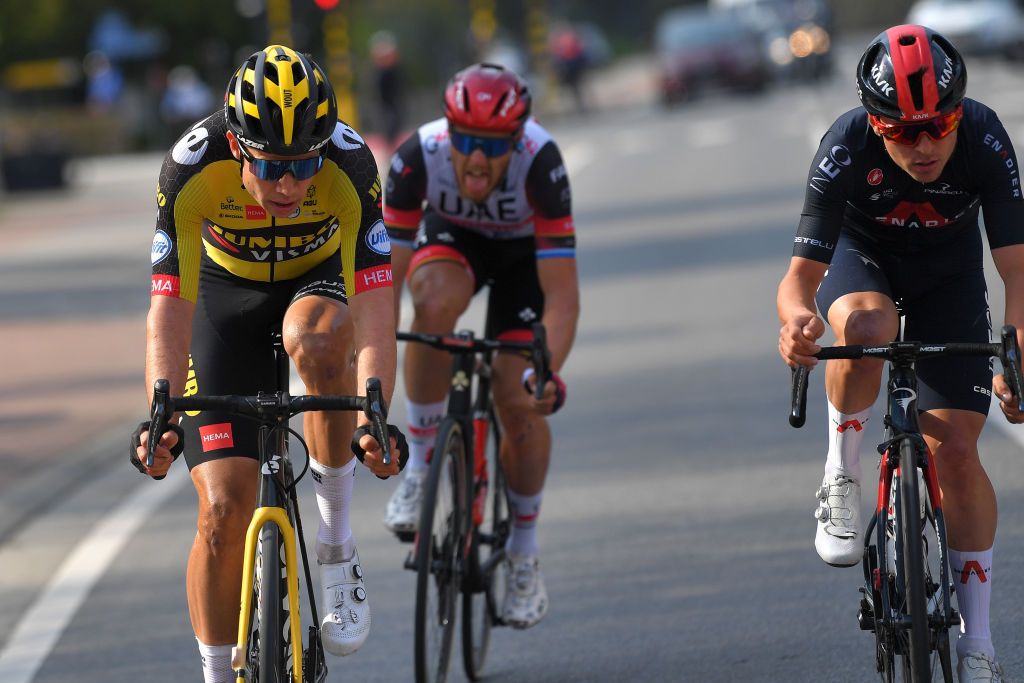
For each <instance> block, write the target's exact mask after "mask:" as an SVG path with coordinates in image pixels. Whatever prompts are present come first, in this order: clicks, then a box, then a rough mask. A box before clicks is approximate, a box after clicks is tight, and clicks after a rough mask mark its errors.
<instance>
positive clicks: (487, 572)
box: [462, 412, 508, 681]
mask: <svg viewBox="0 0 1024 683" xmlns="http://www.w3.org/2000/svg"><path fill="white" fill-rule="evenodd" d="M488 422H489V427H490V429H489V432H490V433H489V436H490V438H489V439H488V440H487V446H486V452H485V457H486V458H487V461H488V463H490V468H489V469H490V481H489V485H488V489H487V500H486V501H485V503H484V519H483V520H482V521H481V523H480V526H479V527H474V528H473V529H472V530H471V532H470V533H471V534H472V536H471V538H470V542H469V544H468V547H469V555H468V556H467V557H466V561H465V563H464V565H465V568H466V571H465V577H464V580H463V589H462V666H463V669H464V670H465V672H466V677H467V678H469V680H471V681H476V680H479V679H480V676H481V675H482V674H483V670H484V666H485V664H486V663H487V649H488V647H489V646H490V642H491V627H492V626H493V625H494V624H495V623H496V622H497V611H496V606H495V604H494V601H493V600H492V599H491V594H492V589H491V584H492V578H493V576H494V566H495V563H496V562H500V561H501V560H502V558H503V557H504V551H505V538H506V537H507V536H508V530H507V526H508V522H507V520H508V501H507V499H506V493H505V476H504V472H503V471H502V469H501V458H500V454H501V433H500V432H499V431H498V422H497V419H496V418H495V416H494V413H493V412H492V413H491V415H490V419H489V421H488ZM470 490H471V491H472V489H470ZM473 493H474V494H475V491H474V492H473ZM470 500H473V499H472V498H470ZM503 530H504V533H503ZM485 553H486V556H485Z"/></svg>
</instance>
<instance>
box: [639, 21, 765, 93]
mask: <svg viewBox="0 0 1024 683" xmlns="http://www.w3.org/2000/svg"><path fill="white" fill-rule="evenodd" d="M654 40H655V49H656V51H657V54H658V60H659V62H660V68H661V97H662V100H663V101H664V102H665V103H667V104H671V103H675V102H681V101H683V100H687V99H690V98H692V97H694V96H696V95H697V94H699V93H700V92H702V91H705V90H708V89H725V90H738V91H745V92H757V91H760V90H763V89H764V88H765V87H766V86H767V85H768V82H769V81H770V79H771V71H770V69H769V68H768V63H767V60H766V59H765V54H764V51H763V50H762V49H761V47H760V38H759V36H758V34H757V33H756V32H755V31H754V30H752V29H751V28H750V27H749V26H748V25H747V24H746V23H744V22H743V21H742V20H740V19H739V18H738V17H736V16H734V15H732V14H730V13H714V12H710V11H708V10H707V9H705V8H701V7H681V8H677V9H673V10H669V11H668V12H666V13H665V14H663V15H662V16H661V18H660V19H659V20H658V23H657V26H656V29H655V38H654Z"/></svg>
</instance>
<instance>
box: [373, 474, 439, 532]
mask: <svg viewBox="0 0 1024 683" xmlns="http://www.w3.org/2000/svg"><path fill="white" fill-rule="evenodd" d="M428 471H429V468H424V469H421V470H408V471H407V472H406V473H405V474H404V475H402V482H401V483H400V484H399V485H398V488H397V489H395V492H394V493H393V494H391V500H389V501H388V507H387V510H386V511H385V512H384V526H386V527H387V528H388V529H389V530H390V531H393V532H395V533H400V532H413V531H416V527H418V526H419V522H420V505H421V504H422V502H423V482H424V481H425V480H426V478H427V472H428Z"/></svg>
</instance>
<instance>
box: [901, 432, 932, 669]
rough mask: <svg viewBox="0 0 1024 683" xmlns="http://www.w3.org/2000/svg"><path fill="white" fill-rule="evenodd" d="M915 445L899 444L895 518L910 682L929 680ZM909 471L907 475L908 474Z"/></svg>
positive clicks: (924, 581)
mask: <svg viewBox="0 0 1024 683" xmlns="http://www.w3.org/2000/svg"><path fill="white" fill-rule="evenodd" d="M916 463H917V447H916V446H915V444H914V443H913V442H912V441H910V440H909V439H904V440H903V442H902V443H901V444H900V492H901V496H900V498H901V500H900V501H899V502H900V510H899V512H898V514H897V519H898V522H899V525H900V533H899V534H898V535H897V538H898V539H899V540H901V541H902V543H903V567H902V569H903V572H902V576H901V577H900V579H901V581H902V584H903V590H904V594H905V596H906V604H905V607H906V614H907V616H908V617H910V628H909V630H908V638H907V653H906V656H905V658H904V661H905V666H906V673H908V674H909V675H910V678H909V681H912V683H930V682H931V680H932V674H931V663H930V661H929V660H930V654H931V648H930V643H929V641H930V638H929V631H930V630H931V628H930V626H929V623H928V608H927V604H928V580H927V577H926V576H925V571H924V549H923V547H922V543H921V532H922V530H921V516H920V492H919V491H918V490H917V474H916V473H917V469H916ZM908 474H909V476H908Z"/></svg>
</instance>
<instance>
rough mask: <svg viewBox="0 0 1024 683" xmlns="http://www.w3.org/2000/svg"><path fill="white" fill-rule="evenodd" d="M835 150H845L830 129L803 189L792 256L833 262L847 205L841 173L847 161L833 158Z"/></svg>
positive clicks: (822, 140) (815, 154)
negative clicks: (801, 208)
mask: <svg viewBox="0 0 1024 683" xmlns="http://www.w3.org/2000/svg"><path fill="white" fill-rule="evenodd" d="M837 147H842V149H846V148H845V147H843V146H842V144H841V142H840V140H839V136H838V135H836V133H835V132H834V131H832V130H829V131H828V132H827V133H825V135H824V136H823V137H822V138H821V144H820V145H818V151H817V152H815V153H814V158H813V162H812V163H811V168H810V171H809V172H808V174H807V187H806V189H805V190H804V207H803V210H802V211H801V212H800V223H799V224H798V225H797V229H796V236H795V237H794V238H793V256H800V257H802V258H807V259H811V260H812V261H820V262H821V263H831V262H832V255H833V253H834V251H835V246H836V241H837V240H838V239H839V233H840V231H841V230H842V227H843V215H844V213H845V212H846V204H847V202H846V196H845V192H844V191H843V187H842V182H841V179H840V174H841V173H842V171H843V168H844V166H843V163H844V162H847V161H848V159H847V158H846V157H845V156H844V157H840V159H839V160H837V159H836V155H835V154H834V153H833V150H835V149H836V148H837Z"/></svg>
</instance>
